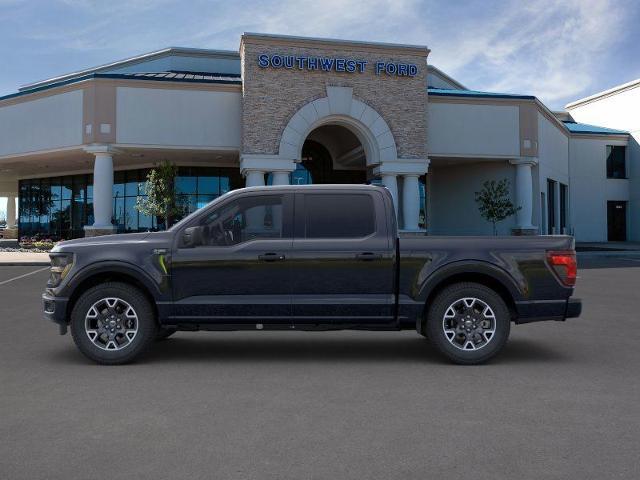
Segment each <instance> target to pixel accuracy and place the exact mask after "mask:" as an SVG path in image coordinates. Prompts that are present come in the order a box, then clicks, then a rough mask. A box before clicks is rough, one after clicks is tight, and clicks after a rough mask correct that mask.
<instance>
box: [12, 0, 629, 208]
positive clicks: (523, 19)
mask: <svg viewBox="0 0 640 480" xmlns="http://www.w3.org/2000/svg"><path fill="white" fill-rule="evenodd" d="M242 32H262V33H278V34H285V35H302V36H316V37H328V38H342V39H350V40H364V41H380V42H392V43H409V44H418V45H426V46H428V47H429V48H430V49H431V53H430V54H429V57H428V62H429V63H431V64H433V65H435V66H437V67H438V68H440V69H441V70H444V71H445V72H446V73H448V74H449V75H451V76H452V77H454V78H455V79H457V80H458V81H460V82H461V83H462V84H463V85H465V86H466V87H467V88H470V89H474V90H485V91H494V92H508V93H522V94H530V95H536V96H537V97H538V98H539V99H540V100H541V101H542V102H543V103H544V104H546V105H547V106H548V107H549V108H551V109H554V110H555V109H561V108H562V107H563V106H564V105H565V104H566V103H568V102H570V101H572V100H576V99H578V98H581V97H584V96H587V95H590V94H593V93H596V92H598V91H601V90H604V89H607V88H610V87H612V86H615V85H619V84H621V83H626V82H628V81H631V80H634V79H637V78H640V55H639V53H640V1H638V0H560V1H551V0H499V1H492V0H482V1H480V0H478V1H471V0H459V1H458V0H425V1H419V0H346V1H338V0H311V1H307V0H299V1H294V0H277V1H271V0H255V1H238V0H227V1H217V0H194V1H190V0H0V95H4V94H8V93H12V92H15V91H16V90H17V88H18V87H19V86H20V85H23V84H26V83H31V82H33V81H37V80H42V79H46V78H50V77H53V76H57V75H60V74H64V73H68V72H72V71H76V70H80V69H84V68H87V67H91V66H97V65H101V64H104V63H107V62H110V61H114V60H119V59H123V58H127V57H130V56H134V55H137V54H140V53H144V52H149V51H154V50H159V49H161V48H164V47H168V46H182V47H198V48H216V49H226V50H237V49H238V45H239V40H240V35H241V34H242ZM2 203H4V202H1V203H0V210H2V208H3V205H2Z"/></svg>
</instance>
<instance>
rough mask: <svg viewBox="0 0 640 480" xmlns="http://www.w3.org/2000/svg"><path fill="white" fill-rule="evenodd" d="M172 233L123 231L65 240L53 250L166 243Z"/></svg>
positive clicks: (63, 250) (62, 250)
mask: <svg viewBox="0 0 640 480" xmlns="http://www.w3.org/2000/svg"><path fill="white" fill-rule="evenodd" d="M170 237H172V235H171V234H170V233H169V232H143V233H121V234H116V235H101V236H99V237H88V238H77V239H75V240H65V241H64V242H60V243H58V244H57V245H56V246H55V247H53V249H52V250H51V251H52V252H53V253H55V252H65V251H72V250H74V249H77V248H86V247H91V246H96V247H116V248H117V247H119V246H126V245H132V244H140V243H154V244H155V243H165V242H167V241H169V239H170Z"/></svg>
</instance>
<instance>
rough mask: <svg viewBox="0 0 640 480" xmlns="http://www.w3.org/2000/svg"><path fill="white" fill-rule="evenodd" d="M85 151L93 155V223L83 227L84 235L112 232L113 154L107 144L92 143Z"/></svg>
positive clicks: (112, 150) (113, 228)
mask: <svg viewBox="0 0 640 480" xmlns="http://www.w3.org/2000/svg"><path fill="white" fill-rule="evenodd" d="M85 151H86V152H88V153H91V154H93V155H94V156H95V160H94V162H93V219H94V220H93V225H89V226H86V227H85V235H87V236H93V235H104V234H109V233H113V232H114V230H115V227H114V226H113V224H112V223H111V220H112V217H113V155H114V153H115V151H114V149H113V148H112V147H110V146H109V145H92V146H89V147H86V148H85Z"/></svg>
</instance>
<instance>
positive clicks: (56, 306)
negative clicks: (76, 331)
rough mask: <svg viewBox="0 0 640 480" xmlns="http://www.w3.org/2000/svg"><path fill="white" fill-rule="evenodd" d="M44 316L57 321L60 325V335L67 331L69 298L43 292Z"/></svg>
mask: <svg viewBox="0 0 640 480" xmlns="http://www.w3.org/2000/svg"><path fill="white" fill-rule="evenodd" d="M42 303H43V310H44V318H46V319H47V320H49V321H51V322H53V323H57V324H58V326H59V327H60V335H64V334H65V333H67V323H68V319H67V304H68V303H69V299H68V298H62V297H54V296H52V295H48V294H46V293H43V294H42Z"/></svg>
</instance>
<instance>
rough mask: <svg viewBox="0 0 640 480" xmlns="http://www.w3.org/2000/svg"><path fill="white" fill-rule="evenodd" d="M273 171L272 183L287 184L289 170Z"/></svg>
mask: <svg viewBox="0 0 640 480" xmlns="http://www.w3.org/2000/svg"><path fill="white" fill-rule="evenodd" d="M272 173H273V182H272V185H289V172H288V171H287V172H284V171H277V172H272Z"/></svg>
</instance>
